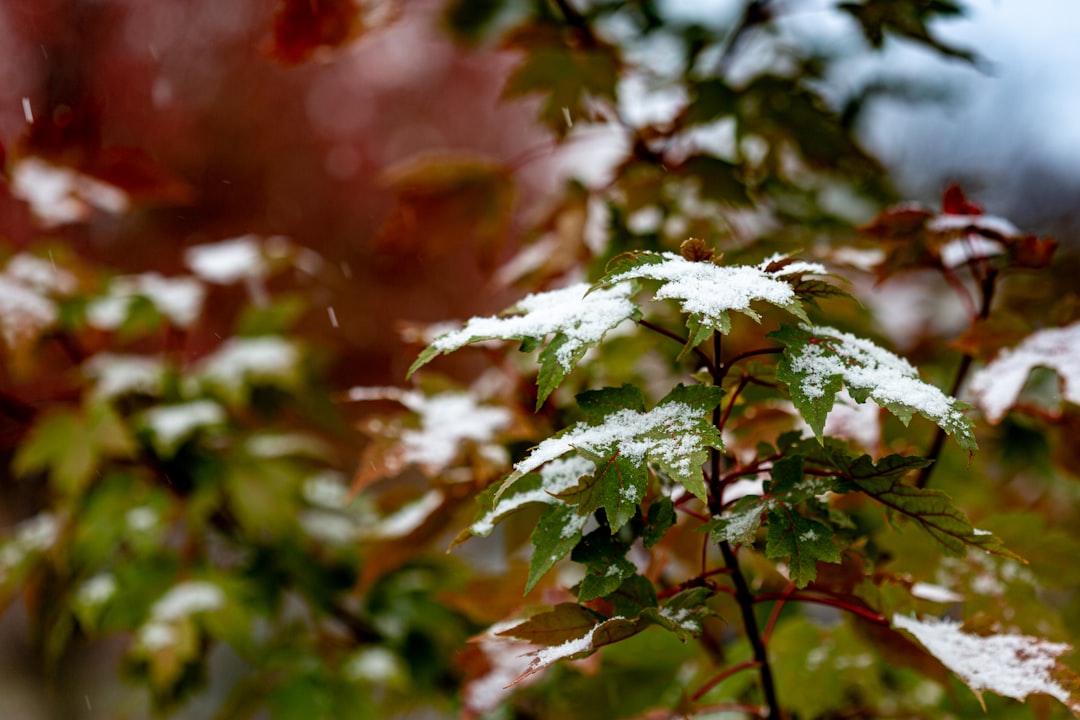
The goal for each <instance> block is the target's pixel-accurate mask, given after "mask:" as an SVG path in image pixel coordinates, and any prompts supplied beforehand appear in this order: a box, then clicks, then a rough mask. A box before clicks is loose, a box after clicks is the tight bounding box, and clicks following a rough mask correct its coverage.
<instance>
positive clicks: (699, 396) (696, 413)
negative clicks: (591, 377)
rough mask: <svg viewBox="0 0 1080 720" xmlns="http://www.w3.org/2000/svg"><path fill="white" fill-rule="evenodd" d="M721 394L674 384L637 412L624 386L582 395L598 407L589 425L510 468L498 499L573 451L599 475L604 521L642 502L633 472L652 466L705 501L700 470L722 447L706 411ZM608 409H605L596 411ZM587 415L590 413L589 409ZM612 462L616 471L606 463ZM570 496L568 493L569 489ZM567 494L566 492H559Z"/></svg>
mask: <svg viewBox="0 0 1080 720" xmlns="http://www.w3.org/2000/svg"><path fill="white" fill-rule="evenodd" d="M722 395H723V391H722V390H720V389H719V388H713V387H710V386H705V385H694V386H690V387H685V386H682V385H679V386H678V387H676V388H675V389H674V390H672V391H671V393H669V394H668V396H667V397H665V398H664V399H663V400H661V401H660V402H659V403H658V404H657V405H656V407H654V408H653V409H652V410H649V411H642V410H640V409H638V407H640V406H639V405H638V402H640V400H637V401H629V402H631V403H632V405H631V406H627V402H628V397H629V395H627V390H626V388H606V389H604V390H598V391H591V392H589V393H583V394H582V398H583V400H582V402H583V403H584V407H586V408H597V410H596V414H594V415H593V422H581V423H578V424H576V425H573V426H572V427H569V428H567V429H566V430H563V431H562V432H560V433H559V434H557V435H555V436H553V437H550V438H548V439H546V440H544V441H543V442H541V443H540V444H539V445H537V446H536V447H535V448H533V450H532V452H531V453H530V454H529V456H528V457H526V458H525V459H524V460H522V461H520V462H519V463H517V464H516V465H515V466H514V472H513V473H511V474H510V476H509V477H507V478H506V480H504V481H503V484H502V486H501V487H500V489H499V491H498V494H497V495H496V497H498V495H501V494H502V493H504V492H505V491H506V490H507V489H508V488H509V487H510V486H511V485H512V484H513V483H515V482H516V481H517V480H519V479H520V478H521V477H523V476H524V475H526V474H527V473H530V472H533V471H534V470H537V469H538V468H541V467H543V466H544V465H546V464H547V463H549V462H551V461H553V460H556V459H558V458H561V457H563V456H564V455H567V454H569V453H571V452H577V453H579V454H581V455H583V456H585V457H587V458H589V459H590V460H593V461H594V463H596V465H597V467H596V470H597V473H598V474H600V475H602V476H603V481H602V485H603V489H602V492H601V497H603V502H604V505H605V507H606V508H608V510H609V512H610V514H609V522H612V524H613V528H614V518H616V517H619V516H621V515H623V513H622V512H621V506H622V503H623V502H624V501H625V502H629V503H631V504H633V505H637V504H640V502H641V500H642V498H643V492H641V490H642V487H641V485H640V482H639V481H638V475H636V474H633V473H637V472H638V471H637V470H629V469H628V468H632V467H633V468H644V467H645V463H646V462H651V463H653V464H655V465H656V466H658V467H659V468H661V469H662V470H663V471H664V472H666V473H667V474H668V475H669V476H670V477H671V478H673V479H674V480H677V481H678V482H680V483H682V484H683V485H684V486H685V487H686V488H687V489H688V490H690V491H691V492H693V493H694V494H695V495H697V496H698V497H699V498H701V499H702V500H703V501H704V496H705V486H704V481H703V479H702V477H701V466H702V464H703V463H704V462H705V460H706V459H707V458H708V448H718V449H720V448H722V447H723V446H722V443H721V440H720V436H719V434H718V433H717V431H716V428H715V427H713V425H712V423H711V422H709V413H710V412H711V411H712V409H713V408H714V407H716V405H717V404H719V402H720V399H721V397H722ZM604 405H607V409H606V411H600V410H599V408H601V407H603V406H604ZM589 412H592V411H591V410H590V411H589ZM611 463H616V464H618V465H619V468H620V470H619V471H618V472H609V471H608V468H607V467H606V465H609V464H611ZM571 492H572V491H571ZM563 496H564V497H565V496H566V493H564V494H563Z"/></svg>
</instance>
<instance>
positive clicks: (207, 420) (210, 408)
mask: <svg viewBox="0 0 1080 720" xmlns="http://www.w3.org/2000/svg"><path fill="white" fill-rule="evenodd" d="M226 419H227V416H226V414H225V409H224V408H223V407H221V406H220V405H218V404H217V403H216V402H214V401H212V400H195V401H193V402H188V403H183V404H180V405H158V406H156V407H153V408H150V409H149V410H147V411H146V412H144V413H143V414H142V417H141V421H142V425H143V426H145V427H146V428H147V429H148V430H149V431H150V434H151V438H152V440H153V443H154V447H155V448H156V449H157V451H158V452H159V453H161V454H162V455H165V456H171V455H173V454H174V453H175V452H176V450H177V448H178V447H179V446H180V444H181V443H182V442H184V441H185V440H187V439H188V438H189V437H191V436H192V435H194V434H195V432H196V431H198V430H200V429H202V428H205V427H210V426H215V425H221V424H223V423H224V422H225V421H226Z"/></svg>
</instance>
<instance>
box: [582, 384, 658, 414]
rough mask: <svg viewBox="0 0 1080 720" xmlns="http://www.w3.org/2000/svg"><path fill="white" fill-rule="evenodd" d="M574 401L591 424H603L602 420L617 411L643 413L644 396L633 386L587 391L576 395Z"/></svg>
mask: <svg viewBox="0 0 1080 720" xmlns="http://www.w3.org/2000/svg"><path fill="white" fill-rule="evenodd" d="M576 399H577V404H578V407H579V408H581V412H582V413H584V415H585V418H586V419H587V420H588V421H589V422H592V423H599V422H603V420H604V418H606V417H607V416H608V415H611V414H612V413H615V412H618V411H619V410H633V411H635V412H639V413H642V412H645V396H644V395H642V394H641V390H640V389H639V388H637V387H636V386H634V385H623V386H622V387H618V388H611V387H609V388H604V389H602V390H588V391H586V392H583V393H581V394H580V395H578V396H577V398H576Z"/></svg>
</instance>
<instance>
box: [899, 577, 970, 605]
mask: <svg viewBox="0 0 1080 720" xmlns="http://www.w3.org/2000/svg"><path fill="white" fill-rule="evenodd" d="M911 596H912V597H916V598H919V599H920V600H930V601H931V602H937V603H954V602H961V601H963V599H964V596H963V595H961V594H960V593H957V592H953V591H952V590H950V589H949V588H947V587H942V586H941V585H934V584H933V583H927V582H917V583H915V584H914V585H912V586H911Z"/></svg>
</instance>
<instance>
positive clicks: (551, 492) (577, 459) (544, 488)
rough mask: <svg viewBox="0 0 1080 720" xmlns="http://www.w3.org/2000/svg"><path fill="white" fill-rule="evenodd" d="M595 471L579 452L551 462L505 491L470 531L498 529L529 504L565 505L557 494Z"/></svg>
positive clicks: (487, 531)
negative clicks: (501, 521) (498, 525)
mask: <svg viewBox="0 0 1080 720" xmlns="http://www.w3.org/2000/svg"><path fill="white" fill-rule="evenodd" d="M592 470H593V464H592V463H591V462H589V461H588V460H586V459H585V458H583V457H581V456H579V455H568V456H567V457H565V458H560V459H558V460H555V461H552V462H550V463H548V464H547V465H545V466H544V467H543V468H542V469H541V470H540V472H539V473H537V474H531V475H530V476H529V477H528V478H523V479H522V480H521V481H520V482H518V483H517V484H516V485H514V487H512V488H510V490H509V491H507V492H506V493H504V494H503V495H502V496H501V497H500V498H499V500H498V502H496V503H495V505H494V507H492V508H491V509H490V510H486V511H485V512H483V513H482V514H481V515H480V517H478V518H477V519H476V520H474V521H473V524H472V525H470V526H469V533H470V534H472V535H479V536H481V537H486V536H488V535H490V534H491V531H492V530H493V529H494V528H495V523H497V522H499V521H500V520H502V519H503V518H504V517H506V516H507V515H509V514H510V513H512V512H514V511H516V510H518V509H519V508H521V507H523V506H525V505H528V504H530V503H541V504H545V505H562V504H563V503H562V501H560V500H559V499H558V498H557V497H556V496H557V495H559V494H560V493H562V492H564V491H566V490H568V489H570V488H571V487H573V486H574V485H576V484H577V482H578V480H580V479H581V478H582V476H584V475H588V474H589V473H591V472H592ZM530 481H531V482H530Z"/></svg>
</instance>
